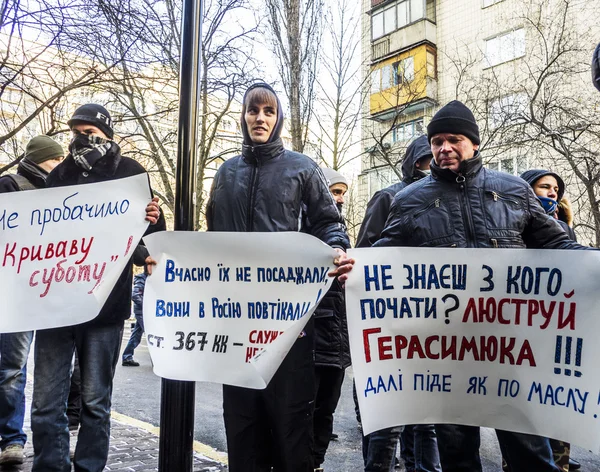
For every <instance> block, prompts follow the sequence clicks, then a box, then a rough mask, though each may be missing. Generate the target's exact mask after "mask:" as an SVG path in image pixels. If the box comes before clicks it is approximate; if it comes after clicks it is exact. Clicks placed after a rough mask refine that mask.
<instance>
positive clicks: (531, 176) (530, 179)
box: [521, 169, 577, 241]
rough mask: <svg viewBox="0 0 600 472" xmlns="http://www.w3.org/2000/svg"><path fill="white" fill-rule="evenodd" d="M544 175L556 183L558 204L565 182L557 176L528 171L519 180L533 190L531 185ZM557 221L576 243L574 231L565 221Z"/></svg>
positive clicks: (534, 170)
mask: <svg viewBox="0 0 600 472" xmlns="http://www.w3.org/2000/svg"><path fill="white" fill-rule="evenodd" d="M546 175H551V176H552V177H554V178H555V179H556V182H557V183H558V194H557V196H556V202H557V203H560V201H561V200H562V197H563V195H564V194H565V182H564V180H563V179H561V178H560V176H559V175H558V174H555V173H554V172H550V171H549V170H544V169H530V170H526V171H525V172H523V173H522V174H521V178H522V179H523V180H524V181H525V182H527V183H528V184H529V185H531V187H532V188H533V184H535V183H536V181H537V180H539V179H541V178H542V177H544V176H546ZM557 221H558V223H559V224H560V226H561V227H562V229H564V230H565V233H567V235H568V236H569V239H570V240H571V241H577V237H576V236H575V231H573V228H571V227H570V226H569V225H568V224H567V222H566V221H563V220H561V219H560V218H557Z"/></svg>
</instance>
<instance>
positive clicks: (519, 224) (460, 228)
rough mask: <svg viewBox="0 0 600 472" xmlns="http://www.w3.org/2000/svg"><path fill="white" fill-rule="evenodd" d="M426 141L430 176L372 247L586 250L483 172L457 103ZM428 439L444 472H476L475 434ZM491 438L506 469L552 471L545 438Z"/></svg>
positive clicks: (399, 204) (469, 429)
mask: <svg viewBox="0 0 600 472" xmlns="http://www.w3.org/2000/svg"><path fill="white" fill-rule="evenodd" d="M427 136H428V138H429V141H430V143H431V151H432V153H433V160H432V161H431V175H430V176H428V177H426V178H424V179H421V180H420V181H418V182H416V183H415V184H413V185H411V186H409V187H407V188H405V189H404V190H402V191H400V192H399V193H398V194H397V195H396V196H395V197H394V203H393V204H392V207H391V210H390V216H389V218H388V221H387V223H386V227H385V229H384V230H383V233H382V238H381V239H380V240H379V241H377V242H376V243H375V246H412V247H416V246H422V247H446V248H451V247H463V248H465V247H468V248H479V247H481V248H497V247H500V248H527V247H530V248H544V249H581V250H583V249H590V248H586V247H584V246H581V245H579V244H577V243H575V242H572V241H571V240H569V238H568V236H567V235H566V233H565V232H564V231H563V229H562V228H561V226H560V225H559V224H558V223H557V222H556V220H555V219H554V218H552V217H550V216H548V215H546V213H545V212H544V211H543V209H542V207H541V206H540V204H539V201H538V199H537V198H536V196H535V194H534V193H533V191H532V189H531V187H530V186H529V185H528V184H527V183H526V182H524V181H523V180H522V179H520V178H519V177H516V176H513V175H509V174H506V173H504V172H497V171H493V170H490V169H486V168H484V167H483V162H482V157H481V155H480V153H479V144H480V139H479V127H478V126H477V122H476V121H475V117H474V116H473V113H472V112H471V110H469V108H467V107H466V106H465V105H464V104H462V103H461V102H459V101H457V100H455V101H452V102H450V103H448V104H447V105H445V106H444V107H442V108H441V109H440V110H439V111H438V112H437V113H436V114H435V116H434V117H433V119H432V120H431V122H430V123H429V125H428V126H427ZM344 278H345V277H343V279H344ZM436 433H437V440H438V448H439V453H440V461H441V464H442V470H443V471H444V472H459V471H461V472H462V471H466V470H468V471H473V472H480V471H481V470H482V466H481V460H480V456H479V445H480V437H479V427H477V426H464V425H451V424H440V425H436ZM496 434H497V436H498V440H499V443H500V449H501V451H502V455H503V456H504V458H505V459H506V462H507V464H508V470H510V471H521V470H535V471H537V472H557V471H558V468H557V466H556V465H555V463H554V460H553V457H552V450H551V448H550V443H549V441H548V439H546V438H542V437H539V436H534V435H530V434H519V433H513V432H510V431H501V430H496Z"/></svg>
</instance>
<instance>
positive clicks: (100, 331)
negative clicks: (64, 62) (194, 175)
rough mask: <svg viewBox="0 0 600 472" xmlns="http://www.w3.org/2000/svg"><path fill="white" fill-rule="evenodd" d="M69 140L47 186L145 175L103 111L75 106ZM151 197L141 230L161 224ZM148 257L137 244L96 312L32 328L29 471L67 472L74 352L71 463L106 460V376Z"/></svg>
mask: <svg viewBox="0 0 600 472" xmlns="http://www.w3.org/2000/svg"><path fill="white" fill-rule="evenodd" d="M67 124H68V125H69V127H70V128H71V132H72V134H73V138H72V140H71V144H70V145H69V155H68V156H67V158H66V159H65V160H64V162H63V163H62V164H61V165H60V166H58V167H56V169H54V170H53V171H52V172H51V173H50V175H49V176H48V178H47V180H46V184H47V185H46V186H47V187H65V186H70V185H79V184H88V183H95V182H106V181H109V180H116V179H121V178H125V177H131V176H134V175H138V174H143V173H145V172H146V171H145V169H144V168H143V167H142V166H141V165H140V164H139V163H138V162H136V161H135V160H133V159H131V158H128V157H124V156H122V155H121V149H120V147H119V145H118V144H117V143H116V142H115V141H114V140H113V135H114V132H113V127H112V120H111V117H110V114H109V113H108V111H107V110H106V109H105V108H104V107H102V106H100V105H96V104H87V105H82V106H80V107H79V108H77V110H75V113H74V115H73V116H72V118H71V119H70V120H69V121H68V122H67ZM155 201H156V199H153V201H152V202H151V203H150V204H149V205H148V207H147V208H146V220H148V221H150V223H151V226H149V227H148V229H147V231H146V234H149V233H153V232H155V231H161V230H164V229H165V220H164V217H163V215H162V213H161V212H160V211H159V209H158V207H157V205H156V203H155ZM152 262H153V261H152V260H151V258H150V257H149V255H148V251H147V250H146V248H145V247H143V246H141V245H140V246H138V249H136V250H135V251H134V252H133V255H132V258H131V259H130V260H129V262H128V264H127V265H126V266H125V269H124V270H123V272H122V273H121V276H120V277H119V279H118V280H117V282H116V284H115V286H114V288H113V289H112V291H111V292H110V294H109V296H108V298H107V300H106V302H105V303H104V306H103V307H102V309H101V310H100V313H99V314H98V316H97V317H96V318H94V319H93V320H91V321H88V322H86V323H82V324H79V325H75V326H65V327H62V328H55V329H44V330H39V331H37V333H36V342H35V350H34V356H35V372H34V384H33V404H32V407H31V430H32V432H33V450H34V458H33V468H32V471H33V472H70V470H71V460H70V458H69V430H68V420H67V413H66V410H67V398H68V395H69V386H70V379H71V362H72V359H73V354H74V352H76V353H77V358H78V360H79V368H80V371H81V416H80V428H79V434H78V437H77V445H76V447H75V455H74V457H73V463H74V466H75V470H76V471H84V470H85V471H87V472H102V471H103V470H104V466H105V465H106V460H107V458H108V446H109V439H110V406H111V396H112V385H113V377H114V374H115V368H116V364H117V361H118V359H119V348H120V346H121V338H122V333H123V324H124V320H126V319H128V318H129V316H130V313H131V284H132V264H133V263H135V264H136V265H140V266H141V265H145V264H150V263H152Z"/></svg>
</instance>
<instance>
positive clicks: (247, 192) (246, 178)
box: [206, 83, 350, 249]
mask: <svg viewBox="0 0 600 472" xmlns="http://www.w3.org/2000/svg"><path fill="white" fill-rule="evenodd" d="M255 87H264V88H266V89H268V90H270V91H271V92H273V94H275V92H274V91H273V89H272V88H271V87H270V86H269V85H267V84H262V83H261V84H256V85H254V86H252V87H250V88H249V89H248V91H250V90H252V89H253V88H255ZM248 91H247V92H246V94H247V93H248ZM244 101H245V97H244ZM241 123H242V131H243V134H244V144H243V146H242V155H241V156H237V157H233V158H231V159H229V160H227V161H225V162H224V163H223V165H221V167H220V168H219V170H218V171H217V174H216V176H215V179H214V182H213V186H212V190H211V193H210V199H209V201H208V206H207V209H206V222H207V226H208V230H209V231H241V232H258V231H262V232H278V231H302V232H305V233H308V234H311V235H313V236H315V237H317V238H319V239H320V240H321V241H323V242H324V243H326V244H329V245H330V246H332V247H338V248H342V249H346V248H348V247H349V246H350V241H349V240H348V236H347V234H346V230H345V226H344V224H343V219H342V217H341V215H340V213H339V211H338V209H337V208H336V205H335V201H334V199H333V197H332V195H331V193H330V192H329V188H328V186H327V181H326V180H325V177H324V176H323V172H322V171H321V170H320V169H319V167H318V166H317V164H316V163H315V162H314V161H312V160H311V159H310V158H308V157H307V156H305V155H303V154H300V153H297V152H292V151H287V150H285V149H284V147H283V142H282V140H281V130H282V128H283V112H282V110H281V104H280V103H279V99H278V100H277V122H276V125H275V128H274V129H273V132H272V134H271V136H270V138H269V140H268V141H267V142H266V143H265V144H258V145H254V144H253V143H252V141H251V140H250V135H249V133H248V129H247V127H246V122H245V120H244V116H242V120H241Z"/></svg>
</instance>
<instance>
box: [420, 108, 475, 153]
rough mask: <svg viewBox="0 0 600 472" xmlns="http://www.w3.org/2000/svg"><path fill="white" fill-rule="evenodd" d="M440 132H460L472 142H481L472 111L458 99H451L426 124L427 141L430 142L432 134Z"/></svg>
mask: <svg viewBox="0 0 600 472" xmlns="http://www.w3.org/2000/svg"><path fill="white" fill-rule="evenodd" d="M440 133H452V134H462V135H464V136H466V137H467V138H469V139H470V140H471V141H472V142H473V144H480V143H481V141H480V139H479V127H478V126H477V123H476V121H475V116H474V115H473V112H472V111H471V110H469V109H468V108H467V106H466V105H465V104H463V103H462V102H459V101H458V100H453V101H451V102H450V103H448V104H447V105H445V106H443V107H442V108H440V110H439V111H438V112H437V113H436V114H435V115H434V116H433V119H432V120H431V121H430V122H429V124H428V125H427V138H428V139H429V142H431V138H432V136H434V135H436V134H440Z"/></svg>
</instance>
